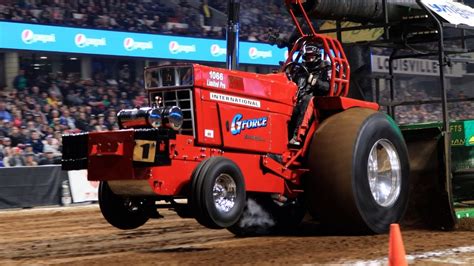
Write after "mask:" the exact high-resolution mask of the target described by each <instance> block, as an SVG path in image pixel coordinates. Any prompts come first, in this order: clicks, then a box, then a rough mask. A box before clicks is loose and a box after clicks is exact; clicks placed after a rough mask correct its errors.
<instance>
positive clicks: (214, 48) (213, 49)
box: [211, 44, 227, 57]
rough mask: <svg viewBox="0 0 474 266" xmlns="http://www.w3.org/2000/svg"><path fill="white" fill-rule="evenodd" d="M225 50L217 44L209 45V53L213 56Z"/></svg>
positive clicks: (222, 53)
mask: <svg viewBox="0 0 474 266" xmlns="http://www.w3.org/2000/svg"><path fill="white" fill-rule="evenodd" d="M226 52H227V51H226V49H225V48H221V47H220V46H219V45H218V44H213V45H211V55H212V56H214V57H217V56H221V55H225V54H226Z"/></svg>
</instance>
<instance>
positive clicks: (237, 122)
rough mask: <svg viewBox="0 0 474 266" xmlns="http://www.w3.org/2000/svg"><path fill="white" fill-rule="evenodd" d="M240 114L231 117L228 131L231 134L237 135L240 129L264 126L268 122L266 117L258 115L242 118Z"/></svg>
mask: <svg viewBox="0 0 474 266" xmlns="http://www.w3.org/2000/svg"><path fill="white" fill-rule="evenodd" d="M242 118H243V116H242V115H241V114H236V115H235V116H234V118H233V119H232V124H231V126H230V133H232V135H238V134H240V132H242V130H247V129H255V128H260V127H266V126H267V122H268V117H260V118H253V119H242Z"/></svg>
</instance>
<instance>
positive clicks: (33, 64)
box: [33, 64, 41, 66]
mask: <svg viewBox="0 0 474 266" xmlns="http://www.w3.org/2000/svg"><path fill="white" fill-rule="evenodd" d="M33 66H41V64H33Z"/></svg>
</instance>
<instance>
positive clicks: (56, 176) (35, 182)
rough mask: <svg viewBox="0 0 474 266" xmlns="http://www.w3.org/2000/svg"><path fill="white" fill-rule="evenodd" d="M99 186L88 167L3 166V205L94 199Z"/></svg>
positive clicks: (0, 171)
mask: <svg viewBox="0 0 474 266" xmlns="http://www.w3.org/2000/svg"><path fill="white" fill-rule="evenodd" d="M97 189H98V183H97V182H89V181H88V180H87V171H85V170H83V171H62V170H61V166H59V165H46V166H36V167H11V168H0V209H12V208H33V207H39V206H54V205H68V204H69V203H80V202H94V201H97ZM68 196H69V197H70V198H69V199H68V198H67V197H68Z"/></svg>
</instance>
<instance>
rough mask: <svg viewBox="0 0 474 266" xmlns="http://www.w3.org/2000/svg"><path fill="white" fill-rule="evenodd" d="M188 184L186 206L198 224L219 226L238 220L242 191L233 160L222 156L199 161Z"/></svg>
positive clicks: (242, 179) (238, 171) (240, 210)
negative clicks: (188, 196) (189, 188)
mask: <svg viewBox="0 0 474 266" xmlns="http://www.w3.org/2000/svg"><path fill="white" fill-rule="evenodd" d="M191 184H192V185H191V193H192V194H191V195H190V206H191V207H192V210H193V212H194V217H195V218H196V220H197V221H198V222H199V223H200V224H201V225H203V226H205V227H207V228H211V229H221V228H226V227H229V226H232V225H233V224H235V223H236V222H237V221H238V219H239V218H240V216H241V215H242V211H243V209H244V206H245V199H246V192H245V183H244V178H243V176H242V172H241V171H240V169H239V167H238V166H237V165H236V164H235V163H234V162H232V161H231V160H229V159H227V158H224V157H211V158H209V159H207V160H205V161H203V162H201V164H200V165H198V167H197V168H196V171H194V173H193V176H192V181H191Z"/></svg>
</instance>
